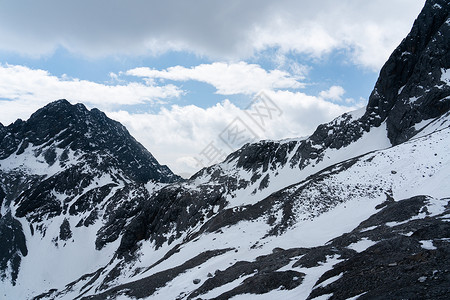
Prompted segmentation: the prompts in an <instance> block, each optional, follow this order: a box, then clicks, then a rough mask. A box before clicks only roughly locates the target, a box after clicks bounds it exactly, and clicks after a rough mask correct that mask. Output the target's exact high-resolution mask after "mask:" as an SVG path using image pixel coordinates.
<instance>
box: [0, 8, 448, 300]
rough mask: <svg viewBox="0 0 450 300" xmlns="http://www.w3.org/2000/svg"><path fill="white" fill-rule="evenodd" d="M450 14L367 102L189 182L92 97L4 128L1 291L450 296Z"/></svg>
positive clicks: (88, 295) (420, 36)
mask: <svg viewBox="0 0 450 300" xmlns="http://www.w3.org/2000/svg"><path fill="white" fill-rule="evenodd" d="M449 12H450V3H449V2H448V1H447V0H428V1H427V2H426V4H425V7H424V9H423V10H422V12H421V14H420V15H419V17H418V18H417V20H416V22H415V23H414V26H413V28H412V30H411V32H410V34H409V35H408V36H407V37H406V38H405V39H404V40H403V41H402V43H401V44H400V45H399V47H398V48H397V49H396V50H395V51H394V52H393V54H392V55H391V57H390V58H389V60H388V61H387V62H386V64H385V65H384V67H383V68H382V70H381V72H380V77H379V79H378V81H377V83H376V85H375V88H374V90H373V92H372V94H371V95H370V98H369V103H368V105H367V107H366V109H363V110H360V111H355V112H352V113H347V114H344V115H342V116H340V117H338V118H336V119H335V120H333V121H331V122H330V123H327V124H323V125H320V126H319V127H318V128H317V130H316V131H315V132H314V133H313V134H312V135H311V136H310V137H308V138H301V139H300V138H299V139H291V140H285V141H260V142H258V143H254V144H248V145H245V146H243V147H242V148H241V149H239V150H238V151H236V152H234V153H232V154H230V155H229V156H228V157H227V158H226V160H225V161H224V162H222V163H220V164H217V165H214V166H211V167H208V168H205V169H203V170H201V171H199V172H198V173H197V174H195V175H194V176H192V178H190V179H189V180H186V181H182V180H181V179H180V178H179V177H177V176H176V175H174V174H172V172H171V171H170V170H169V169H168V168H167V167H165V166H161V165H159V164H158V162H157V161H156V160H155V159H154V158H153V156H152V155H151V154H150V153H149V152H148V151H146V150H145V149H144V148H143V147H142V146H141V145H140V144H139V143H137V142H136V141H135V140H134V139H133V138H132V137H131V136H129V134H128V132H127V131H126V130H125V128H124V127H123V126H121V125H120V124H118V123H117V122H114V121H112V120H109V119H108V118H107V117H106V116H105V115H104V114H102V113H101V112H99V111H98V110H95V109H94V110H91V111H88V110H87V109H86V108H85V107H84V106H82V105H70V104H69V103H68V102H67V101H64V100H60V101H56V102H53V103H51V104H49V105H48V106H46V107H44V108H43V109H41V110H39V111H37V112H36V113H35V114H34V115H33V116H32V117H31V118H30V119H29V120H28V121H26V122H24V121H17V122H15V123H14V124H11V125H9V126H7V127H4V126H3V125H1V124H0V203H1V204H2V205H1V218H0V275H1V276H0V278H1V282H0V296H1V297H5V298H7V299H31V298H35V299H135V298H138V299H147V298H148V299H230V298H233V299H253V298H256V299H278V298H284V299H357V298H358V299H399V298H401V299H446V297H447V295H448V294H449V293H450V271H449V269H448V266H449V265H450V245H449V241H450V223H449V218H450V212H449V208H450V204H449V200H450V188H449V185H448V182H450V157H449V156H448V153H449V151H450V112H449V108H450V49H449V48H450V16H449Z"/></svg>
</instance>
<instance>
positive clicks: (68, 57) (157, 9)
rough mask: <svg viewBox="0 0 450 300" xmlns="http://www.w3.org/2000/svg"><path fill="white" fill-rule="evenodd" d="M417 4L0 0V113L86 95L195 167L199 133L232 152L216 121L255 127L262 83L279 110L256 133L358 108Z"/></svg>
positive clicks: (308, 126) (167, 160) (8, 118)
mask: <svg viewBox="0 0 450 300" xmlns="http://www.w3.org/2000/svg"><path fill="white" fill-rule="evenodd" d="M423 4H424V0H389V1H387V0H374V1H370V2H368V1H359V0H345V1H339V2H336V1H331V0H318V1H314V3H311V1H303V0H295V1H294V0H282V1H276V2H275V1H268V0H267V1H266V0H260V1H256V0H248V1H245V2H244V1H237V0H230V1H206V0H196V1H189V2H187V1H173V0H172V1H164V2H162V1H142V0H134V1H126V2H125V1H106V0H98V1H87V0H80V1H73V2H66V1H56V0H46V1H31V0H26V1H11V0H6V1H1V2H0V122H1V123H2V124H4V125H8V124H9V123H11V122H13V121H14V120H15V119H17V118H22V119H26V118H28V117H29V116H30V114H31V113H32V112H34V111H35V110H36V109H38V108H40V107H42V106H43V105H45V104H47V103H49V102H51V101H53V100H56V99H59V98H66V99H68V100H69V101H71V102H72V103H78V102H81V103H84V104H85V105H86V106H87V107H88V108H93V107H98V108H99V109H101V110H103V111H105V112H106V113H107V114H108V116H110V117H111V118H114V119H116V120H118V121H120V122H122V123H123V124H124V125H125V126H126V127H127V128H128V130H129V131H130V132H131V133H132V134H133V135H134V136H135V137H136V138H137V139H138V140H139V141H140V142H141V143H143V144H144V146H146V147H147V148H148V149H149V150H150V152H152V153H153V154H154V156H155V157H156V158H157V159H158V160H159V161H160V162H161V163H164V164H167V165H168V166H169V167H170V168H171V169H173V170H174V171H175V172H177V173H182V174H184V175H187V174H192V173H193V172H195V171H196V170H198V168H200V167H201V166H202V163H199V159H200V160H201V158H202V157H201V153H203V152H202V151H203V150H204V149H205V147H206V146H207V145H210V144H211V143H212V144H214V145H215V146H217V148H219V149H222V150H223V152H224V153H225V152H226V153H228V152H230V151H231V150H230V149H227V148H226V147H225V146H224V145H223V141H222V140H221V139H220V133H221V132H222V131H223V129H224V128H227V126H228V125H229V124H231V123H232V122H233V121H234V120H235V119H236V118H240V120H242V121H243V122H244V123H245V122H247V123H246V124H247V125H248V126H249V127H251V128H253V127H252V126H254V125H252V124H251V122H250V121H248V120H245V116H246V114H245V112H246V111H247V110H249V109H251V106H250V107H249V105H256V104H255V103H256V102H255V95H258V93H259V92H260V91H264V93H265V94H266V95H268V96H269V97H270V99H271V101H273V103H274V104H276V105H277V107H278V108H280V111H282V112H283V113H282V114H281V115H280V116H279V117H278V118H274V119H271V120H269V122H268V125H267V127H266V128H255V129H254V130H253V131H254V132H255V137H256V138H257V139H283V138H293V137H298V136H304V135H308V134H310V133H311V132H312V131H313V130H314V128H315V127H316V126H317V125H318V124H320V123H323V122H326V121H330V120H331V119H332V118H334V117H336V116H338V115H339V114H341V113H343V112H346V111H349V110H355V109H358V108H360V107H364V106H365V104H366V102H367V98H368V96H369V94H370V92H371V90H372V88H373V86H374V84H375V81H376V79H377V76H378V73H379V70H380V68H381V66H382V65H383V63H384V61H385V60H386V59H387V58H388V56H389V55H390V53H391V52H392V51H393V49H394V48H395V47H396V46H397V45H398V44H399V43H400V41H401V40H402V38H404V37H405V36H406V34H407V33H408V32H409V30H410V28H411V26H412V24H413V22H414V19H415V18H416V16H417V15H418V13H419V12H420V9H421V8H422V6H423ZM237 146H239V145H236V147H237ZM203 158H204V157H203ZM202 161H204V160H202ZM213 162H215V161H204V162H203V163H204V164H205V165H207V164H210V163H213Z"/></svg>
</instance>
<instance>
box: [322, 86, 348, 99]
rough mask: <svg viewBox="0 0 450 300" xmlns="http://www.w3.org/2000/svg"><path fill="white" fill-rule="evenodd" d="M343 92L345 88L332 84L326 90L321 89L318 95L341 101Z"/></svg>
mask: <svg viewBox="0 0 450 300" xmlns="http://www.w3.org/2000/svg"><path fill="white" fill-rule="evenodd" d="M344 94H345V90H344V88H343V87H342V86H339V85H333V86H332V87H330V88H329V89H328V90H326V91H321V92H320V93H319V96H320V97H322V98H323V99H327V100H334V101H341V100H342V96H343V95H344Z"/></svg>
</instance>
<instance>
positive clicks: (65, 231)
mask: <svg viewBox="0 0 450 300" xmlns="http://www.w3.org/2000/svg"><path fill="white" fill-rule="evenodd" d="M71 237H72V230H70V223H69V221H68V220H67V219H66V218H65V219H64V221H63V222H62V223H61V226H60V227H59V238H60V239H61V240H63V241H67V240H68V239H70V238H71Z"/></svg>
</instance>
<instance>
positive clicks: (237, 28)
mask: <svg viewBox="0 0 450 300" xmlns="http://www.w3.org/2000/svg"><path fill="white" fill-rule="evenodd" d="M424 2H425V1H424V0H391V1H385V0H373V1H360V0H343V1H332V0H317V1H307V0H280V1H269V0H248V1H239V0H230V1H209V0H198V1H195V5H194V4H193V3H192V2H190V1H175V0H168V1H156V0H153V1H143V0H136V1H109V0H98V1H88V0H79V1H58V0H44V1H32V0H25V1H14V0H5V1H1V3H0V49H2V50H6V51H15V52H20V53H24V54H27V55H35V56H39V55H43V54H48V53H51V52H52V51H54V50H55V49H56V48H57V47H64V48H66V49H68V50H69V51H71V52H73V53H80V54H82V55H86V56H102V55H117V54H145V55H147V54H158V53H163V52H166V51H174V50H175V51H179V50H185V51H189V52H192V53H195V54H198V55H205V56H208V57H210V58H212V59H215V60H228V59H238V60H242V59H245V58H247V57H250V56H252V55H255V54H256V53H258V52H260V51H264V50H265V49H268V48H277V49H279V51H280V52H281V53H289V52H296V53H302V54H307V55H309V56H310V57H313V58H319V57H321V56H323V55H326V54H327V53H330V52H331V51H334V50H339V49H347V50H350V51H349V61H351V62H352V63H356V64H358V65H361V66H364V67H367V68H371V69H377V68H379V67H380V66H381V65H382V64H383V62H384V61H385V60H386V59H387V57H388V55H389V54H390V53H391V51H392V50H393V49H394V48H395V47H396V46H397V44H398V43H399V42H400V40H401V39H402V38H403V37H404V36H405V35H406V33H407V32H408V31H409V29H410V28H411V25H412V24H411V20H413V19H414V17H415V16H417V14H418V13H419V11H420V9H421V8H422V7H423V4H424ZM399 11H401V14H399V13H398V12H399Z"/></svg>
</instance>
